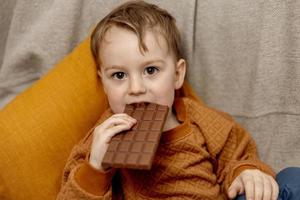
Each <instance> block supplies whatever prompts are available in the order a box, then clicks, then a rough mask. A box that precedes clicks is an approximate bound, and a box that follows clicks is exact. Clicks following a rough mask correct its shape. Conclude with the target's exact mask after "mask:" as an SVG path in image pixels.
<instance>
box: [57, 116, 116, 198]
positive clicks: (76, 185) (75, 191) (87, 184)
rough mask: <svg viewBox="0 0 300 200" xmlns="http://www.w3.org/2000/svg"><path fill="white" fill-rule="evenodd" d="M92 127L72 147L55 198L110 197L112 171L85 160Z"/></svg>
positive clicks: (100, 121) (88, 151)
mask: <svg viewBox="0 0 300 200" xmlns="http://www.w3.org/2000/svg"><path fill="white" fill-rule="evenodd" d="M104 115H105V114H104ZM104 118H105V116H103V117H102V118H101V119H100V120H99V121H98V122H97V124H96V126H97V125H98V124H100V123H102V121H103V119H104ZM96 126H95V127H96ZM95 127H94V128H95ZM94 128H93V129H91V131H90V132H89V133H88V134H87V136H86V137H85V138H83V139H82V140H81V141H80V142H79V143H78V144H77V145H75V146H74V148H73V149H72V151H71V154H70V156H69V158H68V161H67V164H66V166H65V168H64V171H63V177H62V184H61V188H60V191H59V193H58V195H57V200H67V199H68V200H72V199H74V200H75V199H76V200H80V199H82V200H104V199H105V200H106V199H111V198H112V189H111V178H112V176H113V173H114V172H113V171H108V172H106V173H103V172H100V171H98V170H96V169H94V168H93V167H92V166H91V165H89V163H88V161H87V160H88V159H87V157H88V155H89V153H90V145H91V140H92V133H93V130H94Z"/></svg>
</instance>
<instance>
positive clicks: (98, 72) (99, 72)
mask: <svg viewBox="0 0 300 200" xmlns="http://www.w3.org/2000/svg"><path fill="white" fill-rule="evenodd" d="M97 74H98V76H99V77H100V78H101V71H100V69H98V70H97Z"/></svg>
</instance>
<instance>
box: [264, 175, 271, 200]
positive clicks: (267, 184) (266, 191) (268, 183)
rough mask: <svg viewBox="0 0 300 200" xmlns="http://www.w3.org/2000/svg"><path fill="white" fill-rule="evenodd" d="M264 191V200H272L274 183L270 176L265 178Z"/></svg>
mask: <svg viewBox="0 0 300 200" xmlns="http://www.w3.org/2000/svg"><path fill="white" fill-rule="evenodd" d="M263 184H264V186H263V187H264V190H263V200H270V199H271V196H272V183H271V180H270V179H269V177H268V175H265V176H264V178H263Z"/></svg>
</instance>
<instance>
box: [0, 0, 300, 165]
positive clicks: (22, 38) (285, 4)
mask: <svg viewBox="0 0 300 200" xmlns="http://www.w3.org/2000/svg"><path fill="white" fill-rule="evenodd" d="M119 2H122V1H120V0H110V1H105V0H98V1H73V0H65V1H60V0H45V1H39V0H31V1H25V0H13V1H9V0H4V1H3V2H2V3H1V4H0V27H1V29H0V98H1V99H0V107H3V106H5V104H6V103H8V102H9V101H10V100H11V99H12V98H14V97H15V96H16V95H17V94H18V93H20V92H21V91H23V90H24V89H25V88H27V87H29V86H30V85H31V84H32V83H34V81H36V80H37V79H39V78H41V77H42V76H43V75H44V74H45V73H47V71H48V70H49V69H50V68H51V67H52V66H53V65H54V64H55V63H57V62H58V61H59V60H60V59H61V58H62V57H64V55H66V54H68V53H69V52H70V51H71V50H72V49H73V48H74V47H75V46H76V44H78V43H79V42H80V41H81V40H82V39H83V38H85V37H86V36H87V35H88V34H89V32H90V31H91V30H92V28H93V27H94V26H95V23H96V22H97V21H98V20H99V19H101V18H102V17H103V16H104V15H105V14H107V13H108V12H109V10H111V9H112V8H113V7H115V6H116V5H118V4H119ZM149 2H153V3H156V4H158V5H159V6H161V7H163V8H166V9H168V10H169V11H170V12H171V13H172V14H173V15H174V16H175V17H176V19H177V24H178V27H179V29H180V31H181V33H182V40H183V49H184V53H185V56H186V58H187V60H188V63H189V66H188V75H187V78H188V80H189V81H190V83H191V84H192V86H193V88H194V89H195V90H196V92H197V93H198V94H199V96H200V97H201V98H202V99H203V101H204V102H205V103H206V104H207V105H208V106H211V107H214V108H217V109H220V110H223V111H225V112H228V113H230V114H231V115H233V116H234V117H235V119H236V120H238V121H239V122H240V123H241V124H243V126H244V127H245V128H246V129H248V130H249V132H250V133H251V134H252V135H253V137H254V138H255V140H256V142H257V145H258V150H259V153H260V155H261V158H262V159H263V160H264V161H266V162H267V163H269V164H270V165H271V166H272V167H273V168H274V169H275V170H277V171H278V170H280V169H282V168H284V167H287V166H300V1H296V0H291V1H271V0H265V1H262V0H252V1H239V0H226V1H224V0H213V1H212V0H176V1H174V0H160V1H159V0H152V1H150V0H149Z"/></svg>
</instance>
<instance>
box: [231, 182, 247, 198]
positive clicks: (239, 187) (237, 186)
mask: <svg viewBox="0 0 300 200" xmlns="http://www.w3.org/2000/svg"><path fill="white" fill-rule="evenodd" d="M243 193H244V186H243V183H242V181H241V178H240V177H237V178H236V179H235V180H234V181H233V182H232V184H231V186H230V187H229V189H228V197H229V198H230V199H234V198H235V197H236V196H237V195H238V194H243Z"/></svg>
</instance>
